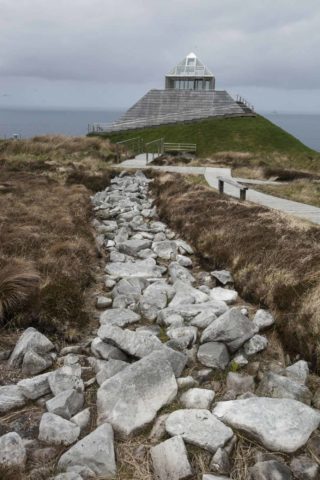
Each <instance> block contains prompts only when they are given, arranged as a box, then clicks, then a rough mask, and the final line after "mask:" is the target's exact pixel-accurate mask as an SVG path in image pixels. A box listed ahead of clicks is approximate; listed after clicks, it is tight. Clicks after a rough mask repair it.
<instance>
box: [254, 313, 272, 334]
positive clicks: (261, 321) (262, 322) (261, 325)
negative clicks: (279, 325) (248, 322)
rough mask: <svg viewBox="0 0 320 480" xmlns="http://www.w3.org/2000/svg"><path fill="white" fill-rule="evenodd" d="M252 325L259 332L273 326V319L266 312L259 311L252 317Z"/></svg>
mask: <svg viewBox="0 0 320 480" xmlns="http://www.w3.org/2000/svg"><path fill="white" fill-rule="evenodd" d="M253 323H254V325H255V326H256V327H257V328H258V330H259V332H260V331H261V330H264V329H266V328H268V327H271V326H272V325H273V324H274V318H273V315H272V313H271V312H269V311H268V310H262V309H259V310H257V312H256V314H255V316H254V319H253Z"/></svg>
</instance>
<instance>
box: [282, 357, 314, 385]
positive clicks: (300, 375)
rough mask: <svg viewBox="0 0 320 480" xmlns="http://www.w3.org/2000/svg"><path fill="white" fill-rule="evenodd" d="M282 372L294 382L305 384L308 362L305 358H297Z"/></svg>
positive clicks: (307, 374)
mask: <svg viewBox="0 0 320 480" xmlns="http://www.w3.org/2000/svg"><path fill="white" fill-rule="evenodd" d="M284 373H285V375H286V376H287V377H289V378H291V379H292V380H294V381H295V382H298V383H301V384H302V385H305V384H306V381H307V379H308V376H309V367H308V363H307V362H306V361H305V360H299V361H298V362H296V363H294V364H292V365H290V367H287V368H286V369H285V372H284Z"/></svg>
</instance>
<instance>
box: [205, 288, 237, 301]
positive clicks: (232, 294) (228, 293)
mask: <svg viewBox="0 0 320 480" xmlns="http://www.w3.org/2000/svg"><path fill="white" fill-rule="evenodd" d="M210 297H211V298H212V300H218V301H221V302H226V304H227V305H231V304H232V303H234V302H235V301H236V300H237V298H238V292H236V291H235V290H229V289H228V288H222V287H215V288H212V289H211V290H210Z"/></svg>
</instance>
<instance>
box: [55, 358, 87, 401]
mask: <svg viewBox="0 0 320 480" xmlns="http://www.w3.org/2000/svg"><path fill="white" fill-rule="evenodd" d="M48 382H49V385H50V389H51V391H52V393H53V395H58V394H59V393H61V392H64V391H65V390H72V389H74V390H79V391H82V392H83V391H84V384H83V381H82V379H81V367H80V366H79V365H72V366H67V365H66V366H64V367H61V368H58V369H57V370H55V371H53V372H51V373H50V375H49V376H48Z"/></svg>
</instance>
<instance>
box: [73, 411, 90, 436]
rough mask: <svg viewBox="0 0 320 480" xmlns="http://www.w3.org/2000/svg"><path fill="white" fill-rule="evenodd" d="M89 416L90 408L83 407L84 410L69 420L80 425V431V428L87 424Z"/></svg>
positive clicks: (82, 428)
mask: <svg viewBox="0 0 320 480" xmlns="http://www.w3.org/2000/svg"><path fill="white" fill-rule="evenodd" d="M90 418H91V412H90V408H85V409H84V410H82V411H81V412H79V413H77V414H76V415H74V416H73V417H72V418H70V421H71V422H73V423H75V424H76V425H78V427H80V431H81V432H82V430H84V429H85V428H86V427H87V426H88V425H89V422H90Z"/></svg>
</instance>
